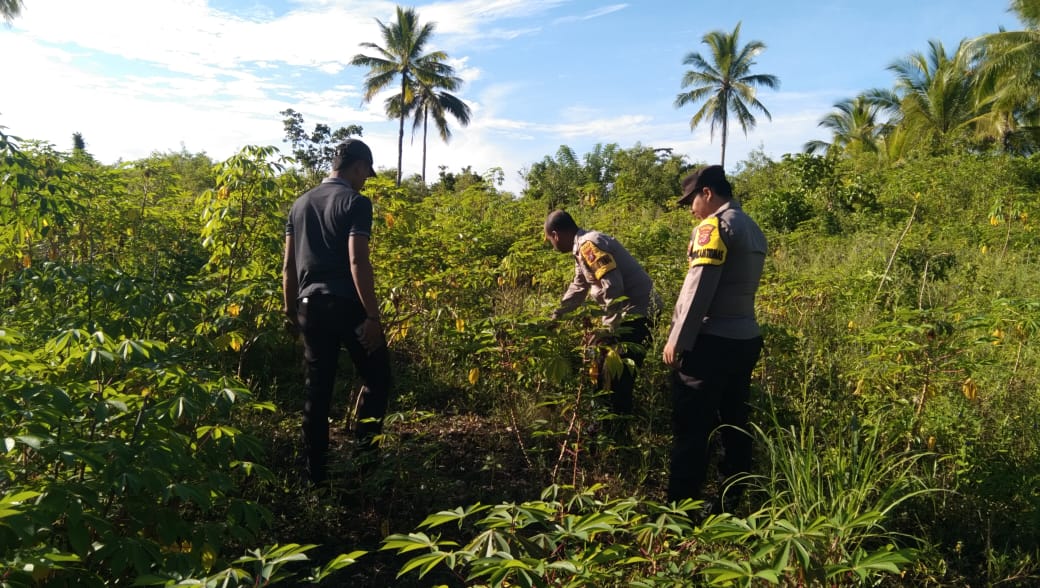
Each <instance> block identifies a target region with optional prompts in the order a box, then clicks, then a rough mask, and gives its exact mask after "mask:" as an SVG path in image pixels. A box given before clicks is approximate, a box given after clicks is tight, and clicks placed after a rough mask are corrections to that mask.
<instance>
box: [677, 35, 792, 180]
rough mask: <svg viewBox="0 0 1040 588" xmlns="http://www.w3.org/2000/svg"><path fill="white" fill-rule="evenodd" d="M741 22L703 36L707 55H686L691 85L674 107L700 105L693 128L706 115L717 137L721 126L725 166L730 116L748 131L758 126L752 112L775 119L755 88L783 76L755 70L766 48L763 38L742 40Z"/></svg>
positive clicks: (685, 81) (685, 79)
mask: <svg viewBox="0 0 1040 588" xmlns="http://www.w3.org/2000/svg"><path fill="white" fill-rule="evenodd" d="M739 37H740V23H739V22H738V23H737V26H736V28H734V29H733V32H732V33H726V32H725V31H712V32H710V33H708V34H706V35H704V38H703V39H702V42H703V43H704V44H706V45H707V46H708V47H709V48H710V50H711V53H710V54H708V56H707V58H705V57H703V56H701V54H700V53H696V52H691V53H689V54H687V55H686V57H685V59H683V65H689V66H692V67H693V69H691V70H688V71H687V72H686V73H685V74H684V75H683V78H682V87H683V88H684V89H685V88H690V90H689V91H687V92H683V93H681V94H679V95H678V96H676V97H675V107H676V108H682V107H683V106H686V105H687V104H696V103H699V102H701V101H703V102H704V104H703V105H702V106H701V108H700V110H698V111H697V112H696V113H695V114H694V115H693V118H691V119H690V130H691V131H692V130H693V129H695V128H696V127H697V125H699V124H700V123H701V122H703V121H704V120H705V119H708V120H710V121H711V136H712V138H713V139H714V137H715V129H716V127H721V128H722V161H721V163H722V166H723V167H725V166H726V139H727V136H728V134H729V117H730V115H733V116H734V117H736V120H737V122H738V123H740V128H741V129H743V131H744V134H745V135H747V131H748V129H753V128H755V124H756V123H757V121H756V120H755V116H754V115H753V114H752V113H751V111H752V110H758V111H760V112H762V114H765V115H766V118H768V119H769V120H772V119H773V117H772V115H771V114H769V111H768V110H767V109H766V107H765V106H764V105H763V104H762V103H761V102H759V101H758V98H757V97H756V88H757V87H760V86H763V87H766V88H770V89H776V88H779V87H780V78H778V77H776V76H774V75H771V74H752V73H751V68H752V66H754V65H755V61H754V58H755V56H756V55H758V54H759V53H761V52H762V51H763V50H765V48H766V46H765V44H764V43H762V42H761V41H751V42H750V43H748V44H747V45H744V46H743V47H741V46H740V43H739Z"/></svg>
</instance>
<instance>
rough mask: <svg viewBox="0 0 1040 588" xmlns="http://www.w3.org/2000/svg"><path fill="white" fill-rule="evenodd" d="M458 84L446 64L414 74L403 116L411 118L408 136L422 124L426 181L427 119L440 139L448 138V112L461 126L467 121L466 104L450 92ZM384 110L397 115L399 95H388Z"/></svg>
mask: <svg viewBox="0 0 1040 588" xmlns="http://www.w3.org/2000/svg"><path fill="white" fill-rule="evenodd" d="M461 86H462V79H461V78H459V77H458V76H456V75H455V68H453V67H451V66H450V65H448V64H446V63H433V62H431V64H430V67H428V68H427V69H426V70H425V71H421V72H417V73H416V87H415V88H414V90H413V92H414V100H413V101H412V104H411V105H410V108H408V111H409V112H406V113H405V116H406V117H407V116H409V115H411V116H412V117H413V123H412V136H413V137H414V136H415V132H416V131H417V130H418V128H419V126H420V125H422V132H423V138H422V179H423V182H424V183H425V182H426V144H427V136H428V134H429V122H430V118H431V117H432V118H433V122H434V125H435V126H436V127H437V132H438V134H440V137H441V140H442V141H444V142H445V143H447V142H448V141H449V140H451V129H450V128H448V115H451V116H452V117H453V118H454V119H455V120H456V121H458V123H459V124H460V125H462V126H467V125H468V124H469V121H470V109H469V105H468V104H466V103H465V102H463V101H462V99H461V98H459V97H457V96H455V95H453V94H451V93H450V92H452V91H455V90H458V89H459V87H461ZM387 112H393V113H395V115H399V113H400V112H401V99H400V95H394V96H391V97H390V99H389V100H388V101H387Z"/></svg>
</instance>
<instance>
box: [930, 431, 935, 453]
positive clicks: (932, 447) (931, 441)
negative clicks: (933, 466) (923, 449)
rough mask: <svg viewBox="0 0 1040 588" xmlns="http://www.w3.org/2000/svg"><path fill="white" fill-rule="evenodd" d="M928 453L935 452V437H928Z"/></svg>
mask: <svg viewBox="0 0 1040 588" xmlns="http://www.w3.org/2000/svg"><path fill="white" fill-rule="evenodd" d="M928 451H935V435H929V436H928Z"/></svg>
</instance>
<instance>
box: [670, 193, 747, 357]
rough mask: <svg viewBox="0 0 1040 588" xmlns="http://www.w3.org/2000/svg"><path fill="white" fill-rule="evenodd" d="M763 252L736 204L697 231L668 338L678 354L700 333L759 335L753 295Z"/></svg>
mask: <svg viewBox="0 0 1040 588" xmlns="http://www.w3.org/2000/svg"><path fill="white" fill-rule="evenodd" d="M766 250H767V245H766V238H765V235H763V234H762V231H761V229H759V228H758V225H757V224H755V221H753V220H751V218H750V217H749V216H748V215H746V214H744V211H743V210H742V209H741V208H740V204H739V203H738V202H737V201H736V200H730V201H729V202H727V203H726V204H723V205H722V206H721V207H719V209H718V210H716V211H715V213H714V214H712V215H711V216H709V217H708V218H706V219H704V220H702V221H701V222H700V224H698V225H697V227H696V228H695V229H694V230H693V236H692V237H691V238H690V245H689V248H688V250H687V251H688V255H689V259H690V265H689V270H688V271H687V272H686V280H685V281H684V282H683V285H682V290H680V292H679V298H678V300H677V301H676V303H675V312H674V313H673V314H672V327H671V332H670V334H669V335H668V343H669V344H671V345H673V348H674V349H675V350H676V351H677V352H679V353H681V352H683V351H688V350H690V349H692V348H693V343H694V341H696V340H697V335H698V334H699V333H706V334H709V335H717V336H719V337H726V338H728V339H751V338H754V337H757V336H759V335H760V334H761V330H760V329H759V326H758V322H756V320H755V292H756V291H757V290H758V283H759V280H760V279H761V278H762V267H763V265H764V264H765V258H766Z"/></svg>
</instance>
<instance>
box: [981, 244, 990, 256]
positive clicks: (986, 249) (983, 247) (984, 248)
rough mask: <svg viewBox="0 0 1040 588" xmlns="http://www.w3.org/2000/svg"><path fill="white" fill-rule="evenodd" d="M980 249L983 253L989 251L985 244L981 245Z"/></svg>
mask: <svg viewBox="0 0 1040 588" xmlns="http://www.w3.org/2000/svg"><path fill="white" fill-rule="evenodd" d="M980 251H982V254H983V255H986V252H987V251H989V247H986V246H985V245H983V246H982V249H981V250H980Z"/></svg>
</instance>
